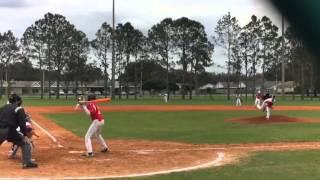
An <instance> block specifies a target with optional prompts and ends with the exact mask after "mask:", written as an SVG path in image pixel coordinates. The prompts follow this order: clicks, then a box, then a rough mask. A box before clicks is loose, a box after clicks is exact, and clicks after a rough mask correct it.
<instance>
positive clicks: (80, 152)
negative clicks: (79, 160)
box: [69, 151, 84, 154]
mask: <svg viewBox="0 0 320 180" xmlns="http://www.w3.org/2000/svg"><path fill="white" fill-rule="evenodd" d="M69 153H70V154H82V153H84V151H69Z"/></svg>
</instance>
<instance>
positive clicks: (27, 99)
mask: <svg viewBox="0 0 320 180" xmlns="http://www.w3.org/2000/svg"><path fill="white" fill-rule="evenodd" d="M6 100H7V99H6V98H4V97H3V98H2V99H1V100H0V104H4V103H5V102H6ZM23 101H24V105H25V106H61V105H64V106H68V105H75V103H76V100H75V97H74V96H69V97H68V99H66V97H65V96H61V97H60V99H55V97H52V99H48V97H45V99H44V100H41V99H40V97H38V96H23ZM253 101H254V100H253V99H252V97H251V96H249V97H248V100H247V101H245V100H244V102H243V104H244V105H252V104H253ZM184 104H185V105H234V104H235V98H234V97H233V96H232V97H231V100H229V101H228V100H227V98H226V96H224V95H213V96H193V99H192V100H190V99H189V97H188V96H186V100H182V99H181V96H178V95H177V96H172V99H171V100H170V101H169V103H168V104H166V105H168V106H170V105H184ZM101 105H103V104H101ZM108 105H164V103H163V99H162V97H160V96H153V97H152V96H144V97H138V99H137V100H134V97H132V96H131V97H130V98H129V99H126V98H125V97H122V99H121V100H119V99H118V97H117V98H116V99H115V100H113V101H112V102H111V103H108ZM276 105H300V106H318V105H320V99H319V98H313V99H311V98H306V99H305V100H301V99H300V98H298V97H296V98H295V100H292V98H291V97H290V96H287V97H286V98H285V99H282V98H280V97H279V98H277V102H276Z"/></svg>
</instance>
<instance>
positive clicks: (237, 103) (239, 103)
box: [236, 94, 242, 106]
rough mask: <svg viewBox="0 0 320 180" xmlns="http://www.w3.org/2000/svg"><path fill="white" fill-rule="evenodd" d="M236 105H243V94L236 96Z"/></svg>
mask: <svg viewBox="0 0 320 180" xmlns="http://www.w3.org/2000/svg"><path fill="white" fill-rule="evenodd" d="M236 106H242V104H241V95H240V94H238V95H237V96H236Z"/></svg>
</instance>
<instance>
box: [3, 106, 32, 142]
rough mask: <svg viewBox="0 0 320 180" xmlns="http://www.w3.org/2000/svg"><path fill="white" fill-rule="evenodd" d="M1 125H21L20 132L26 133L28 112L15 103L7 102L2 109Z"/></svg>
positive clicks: (9, 126)
mask: <svg viewBox="0 0 320 180" xmlns="http://www.w3.org/2000/svg"><path fill="white" fill-rule="evenodd" d="M0 127H8V128H10V129H11V128H14V129H16V128H17V127H20V132H21V133H22V134H23V135H24V136H25V135H26V114H25V112H24V109H23V108H22V107H20V106H17V105H15V104H7V105H5V106H3V107H2V108H1V109H0Z"/></svg>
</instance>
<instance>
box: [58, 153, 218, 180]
mask: <svg viewBox="0 0 320 180" xmlns="http://www.w3.org/2000/svg"><path fill="white" fill-rule="evenodd" d="M217 155H218V158H216V159H215V160H213V161H211V162H208V163H204V164H200V165H196V166H190V167H185V168H177V169H171V170H164V171H155V172H149V173H135V174H128V175H122V176H120V175H118V176H97V177H64V178H57V179H106V178H129V177H142V176H154V175H160V174H170V173H176V172H185V171H191V170H197V169H203V168H209V167H215V166H219V165H221V162H222V160H223V159H224V153H223V152H218V153H217Z"/></svg>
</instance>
